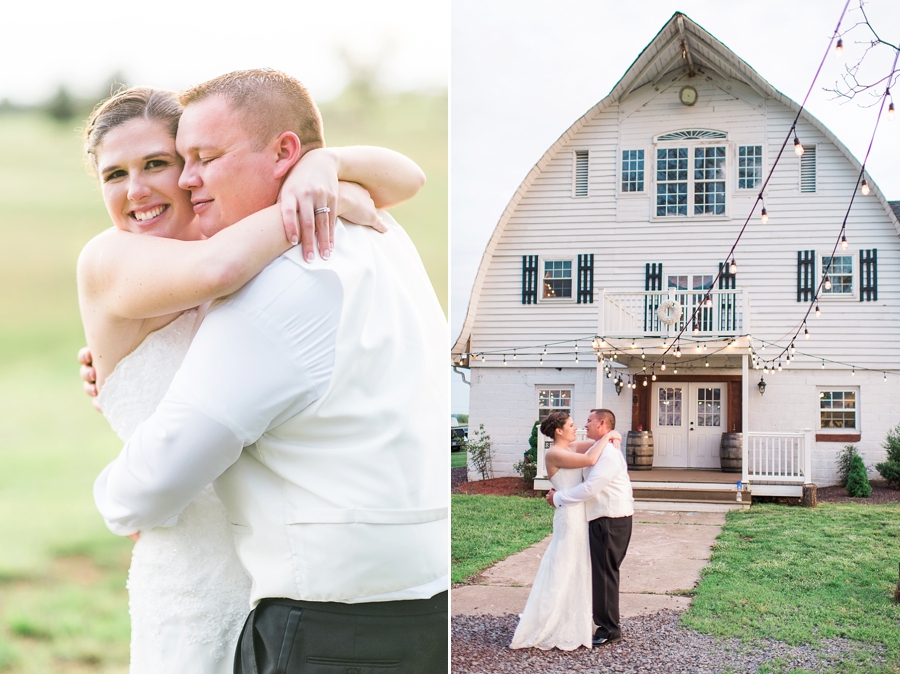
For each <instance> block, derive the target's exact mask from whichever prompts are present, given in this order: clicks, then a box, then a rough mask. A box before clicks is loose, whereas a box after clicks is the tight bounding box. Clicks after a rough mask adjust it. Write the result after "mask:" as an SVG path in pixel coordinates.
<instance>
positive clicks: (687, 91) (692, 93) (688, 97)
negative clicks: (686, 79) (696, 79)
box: [678, 87, 697, 105]
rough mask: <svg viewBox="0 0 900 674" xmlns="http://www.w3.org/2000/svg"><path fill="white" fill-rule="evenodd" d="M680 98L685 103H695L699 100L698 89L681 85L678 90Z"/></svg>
mask: <svg viewBox="0 0 900 674" xmlns="http://www.w3.org/2000/svg"><path fill="white" fill-rule="evenodd" d="M678 98H679V99H680V100H681V102H682V103H684V104H685V105H693V104H694V103H696V102H697V90H696V89H694V87H681V91H679V92H678Z"/></svg>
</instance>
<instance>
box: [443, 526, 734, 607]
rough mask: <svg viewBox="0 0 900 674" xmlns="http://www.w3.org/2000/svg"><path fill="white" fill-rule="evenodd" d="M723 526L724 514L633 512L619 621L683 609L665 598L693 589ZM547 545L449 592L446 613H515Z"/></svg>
mask: <svg viewBox="0 0 900 674" xmlns="http://www.w3.org/2000/svg"><path fill="white" fill-rule="evenodd" d="M724 523H725V513H720V512H663V511H654V510H641V511H637V512H635V514H634V530H633V532H632V535H631V544H630V545H629V547H628V554H627V555H626V557H625V562H624V563H623V564H622V569H621V580H620V587H619V590H620V592H621V599H620V606H619V610H620V612H621V615H622V617H623V618H631V617H634V616H639V615H647V614H650V613H655V612H656V611H659V610H660V609H663V608H669V609H674V610H676V611H683V610H686V609H687V607H688V605H689V604H690V602H691V600H690V598H689V597H682V596H678V595H673V594H671V593H673V592H677V591H679V590H691V589H693V588H694V587H695V586H696V584H697V582H698V581H699V580H700V569H702V568H703V567H704V566H706V563H707V562H708V561H709V557H710V554H711V546H712V544H713V542H714V541H715V539H716V536H718V535H719V532H720V531H721V530H722V525H723V524H724ZM549 543H550V536H548V537H547V538H545V539H544V540H543V541H541V542H540V543H537V544H535V545H533V546H531V547H530V548H528V549H527V550H523V551H522V552H519V553H517V554H515V555H512V556H511V557H507V558H506V559H504V560H503V561H501V562H498V563H497V564H494V566H492V567H490V568H489V569H487V570H485V571H484V572H483V573H482V574H481V575H480V576H478V578H477V583H476V584H473V585H466V586H463V587H458V588H456V589H454V590H452V591H451V595H450V596H451V599H450V601H451V611H452V613H453V614H454V615H458V614H465V615H484V614H486V615H504V614H513V615H518V614H519V613H521V612H522V610H523V609H524V608H525V601H526V599H528V593H529V591H530V590H531V583H532V581H533V580H534V577H535V575H536V574H537V570H538V566H540V563H541V556H542V555H543V554H544V551H545V550H546V549H547V545H549Z"/></svg>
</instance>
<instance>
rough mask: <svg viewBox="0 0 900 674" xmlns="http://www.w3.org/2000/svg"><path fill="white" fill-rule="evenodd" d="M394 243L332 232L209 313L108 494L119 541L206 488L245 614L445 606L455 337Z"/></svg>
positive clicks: (354, 231) (416, 266)
mask: <svg viewBox="0 0 900 674" xmlns="http://www.w3.org/2000/svg"><path fill="white" fill-rule="evenodd" d="M384 219H385V221H386V222H387V223H388V225H389V228H390V231H389V232H388V233H387V234H383V235H381V234H378V233H376V232H374V231H372V230H370V229H368V228H364V227H350V228H345V227H344V226H343V225H342V224H341V223H340V222H339V223H338V228H337V231H336V243H335V251H334V254H333V256H332V258H331V260H330V261H328V262H322V261H320V260H316V261H315V262H313V263H306V262H304V261H303V260H302V259H301V257H300V249H299V247H297V248H294V249H292V250H291V251H288V252H287V253H285V254H284V255H283V256H281V257H280V258H278V259H277V260H275V261H274V262H273V263H272V264H270V265H269V266H268V267H266V268H265V269H264V270H263V271H262V272H261V273H260V274H259V275H258V276H257V277H256V278H255V279H253V280H252V281H250V282H249V283H248V284H247V285H245V286H244V287H243V288H242V289H241V290H239V291H238V292H236V293H235V294H233V295H231V296H229V297H228V298H226V299H224V300H223V301H220V302H217V303H215V304H214V305H213V306H212V307H211V309H210V311H209V313H208V315H207V316H206V318H205V320H204V321H203V324H202V325H201V327H200V329H199V330H198V332H197V335H196V336H195V338H194V341H193V342H192V344H191V347H190V350H189V351H188V354H187V356H186V358H185V360H184V363H183V364H182V367H181V369H180V370H179V371H178V374H177V375H176V377H175V380H174V381H173V383H172V385H171V387H170V389H169V391H168V393H167V394H166V396H165V398H164V399H163V401H162V403H160V406H159V408H158V409H157V411H156V413H155V414H154V415H153V416H152V417H151V418H150V419H148V420H147V421H146V422H144V423H143V424H142V425H141V426H140V427H139V428H138V429H137V430H136V431H135V433H134V435H133V436H132V438H131V439H130V440H129V442H128V443H127V444H126V446H125V448H124V449H123V450H122V453H121V454H120V456H119V457H118V458H117V459H116V460H115V461H113V462H112V463H111V464H110V465H109V466H107V467H106V469H104V471H103V472H102V473H101V475H100V476H99V477H98V479H97V481H96V483H95V486H94V494H95V500H96V502H97V506H98V508H99V510H100V512H101V514H102V515H103V517H104V519H105V520H106V521H107V525H108V526H109V528H110V529H111V530H112V531H113V532H114V533H117V534H120V535H126V534H131V533H134V532H135V531H138V530H142V529H149V528H152V527H155V526H164V525H172V524H173V523H174V522H175V521H176V520H177V516H178V514H179V513H180V512H181V511H182V510H183V509H184V507H185V506H186V505H187V504H188V503H190V502H191V500H193V498H194V497H195V496H196V495H197V494H198V493H199V492H200V491H201V490H202V489H203V488H204V487H205V486H206V485H207V484H209V483H210V482H212V481H214V480H215V487H216V492H217V493H218V494H219V496H220V498H221V499H222V501H223V503H224V504H225V507H226V509H227V511H228V517H229V520H230V526H231V528H232V530H233V531H234V533H235V540H236V546H237V550H238V555H239V557H240V558H241V561H242V563H243V564H244V566H245V567H246V569H247V571H248V573H249V574H250V576H251V578H252V579H253V588H252V591H251V602H252V603H253V604H255V603H256V602H258V601H259V600H260V599H262V598H264V597H287V598H292V599H305V600H311V601H340V602H347V603H353V602H360V601H364V602H365V601H387V600H396V599H421V598H427V597H431V596H433V595H434V594H436V593H438V592H441V591H443V590H446V589H447V587H448V582H447V580H448V578H447V557H448V550H447V538H448V519H447V516H448V496H447V492H448V490H447V484H448V482H449V480H448V477H449V476H448V475H447V470H448V469H447V468H446V465H445V464H446V461H445V460H444V459H445V456H444V455H445V453H446V452H445V449H446V438H445V435H446V433H445V431H446V418H445V417H446V412H447V410H448V405H447V388H448V387H447V385H446V384H447V382H446V379H447V377H446V372H445V370H446V367H445V363H444V360H445V359H444V355H445V353H446V347H447V330H446V321H445V320H444V317H443V313H442V311H441V309H440V305H439V304H438V302H437V299H436V297H435V295H434V291H433V290H432V288H431V285H430V282H429V280H428V278H427V275H426V273H425V270H424V268H423V267H422V264H421V261H420V259H419V257H418V254H417V253H416V251H415V248H414V247H413V245H412V243H411V242H410V241H409V239H408V237H407V236H406V234H405V232H403V230H402V229H401V228H400V227H399V226H398V225H397V224H396V223H394V222H393V221H392V220H391V219H390V217H389V216H387V215H385V216H384Z"/></svg>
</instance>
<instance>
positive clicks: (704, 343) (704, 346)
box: [703, 342, 707, 351]
mask: <svg viewBox="0 0 900 674" xmlns="http://www.w3.org/2000/svg"><path fill="white" fill-rule="evenodd" d="M706 348H707V347H706V342H703V350H704V351H706Z"/></svg>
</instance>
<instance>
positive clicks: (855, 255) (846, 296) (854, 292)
mask: <svg viewBox="0 0 900 674" xmlns="http://www.w3.org/2000/svg"><path fill="white" fill-rule="evenodd" d="M818 257H819V260H818V262H819V278H818V281H821V280H822V278H823V276H824V274H825V258H826V257H832V256H831V255H822V254H819V255H818ZM834 257H849V258H850V292H849V293H835V292H825V288H824V287H823V288H822V292H821V293H820V294H819V300H821V301H822V302H830V301H832V300H837V301H839V302H840V301H850V300H854V301H856V300H858V299H859V280H858V279H857V273H858V272H859V270H858V269H857V268H856V266H857V262H858V260H859V252H858V251H854V252H850V251H849V250H841V249H840V248H838V250H836V251H835V253H834ZM828 277H829V278H831V279H832V283H833V282H834V274H833V273H831V272H829V274H828Z"/></svg>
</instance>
